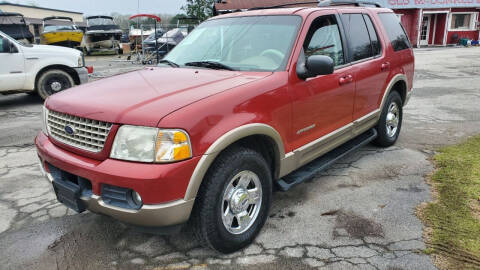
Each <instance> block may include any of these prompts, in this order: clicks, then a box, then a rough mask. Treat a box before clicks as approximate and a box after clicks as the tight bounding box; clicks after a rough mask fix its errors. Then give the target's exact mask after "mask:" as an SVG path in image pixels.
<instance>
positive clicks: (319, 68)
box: [297, 54, 335, 80]
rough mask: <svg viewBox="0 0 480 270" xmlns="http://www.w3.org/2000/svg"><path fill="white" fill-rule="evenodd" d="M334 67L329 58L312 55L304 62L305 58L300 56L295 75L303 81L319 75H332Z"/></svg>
mask: <svg viewBox="0 0 480 270" xmlns="http://www.w3.org/2000/svg"><path fill="white" fill-rule="evenodd" d="M334 67H335V64H334V63H333V59H332V58H331V57H329V56H325V55H312V56H310V57H308V58H307V59H306V60H305V56H303V54H302V56H301V57H300V59H299V61H298V63H297V75H298V77H299V78H301V79H303V80H305V79H307V78H312V77H316V76H319V75H328V74H332V73H333V71H334Z"/></svg>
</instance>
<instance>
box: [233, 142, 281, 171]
mask: <svg viewBox="0 0 480 270" xmlns="http://www.w3.org/2000/svg"><path fill="white" fill-rule="evenodd" d="M235 146H241V147H245V148H249V149H252V150H254V151H256V152H258V153H259V154H261V155H262V156H263V158H265V161H266V162H267V164H268V165H269V167H270V170H271V172H272V178H273V179H276V178H277V177H278V173H279V169H280V156H279V153H278V146H277V144H276V143H275V140H273V139H272V138H270V137H268V136H266V135H251V136H248V137H245V138H242V139H240V140H238V141H236V142H234V143H232V144H231V145H230V146H228V147H227V148H226V149H228V148H230V147H235Z"/></svg>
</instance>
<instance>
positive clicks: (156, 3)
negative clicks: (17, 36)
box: [0, 0, 186, 15]
mask: <svg viewBox="0 0 480 270" xmlns="http://www.w3.org/2000/svg"><path fill="white" fill-rule="evenodd" d="M6 1H7V2H10V3H14V4H24V5H30V4H32V3H34V4H35V5H37V6H39V7H46V8H55V9H63V10H68V11H77V12H83V13H84V14H85V15H109V14H111V13H112V12H118V13H121V14H135V13H137V4H138V3H137V2H138V1H139V2H140V13H160V14H177V13H180V12H181V10H180V7H181V6H183V5H184V4H185V2H186V1H185V0H6ZM0 2H2V0H0Z"/></svg>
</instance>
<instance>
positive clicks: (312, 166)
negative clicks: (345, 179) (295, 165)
mask: <svg viewBox="0 0 480 270" xmlns="http://www.w3.org/2000/svg"><path fill="white" fill-rule="evenodd" d="M375 138H377V130H376V129H374V128H372V129H370V130H368V131H366V132H364V133H362V134H360V135H359V136H357V137H355V138H353V139H351V140H350V141H348V142H346V143H344V144H342V145H340V146H339V147H337V148H335V149H333V150H332V151H330V152H328V153H326V154H325V155H323V156H321V157H319V158H317V159H315V160H313V161H312V162H310V163H308V164H306V165H305V166H303V167H300V168H299V169H297V170H295V171H293V172H291V173H290V174H288V175H285V176H284V177H282V178H281V179H280V180H278V181H277V184H278V186H279V188H280V190H282V191H287V190H289V189H290V188H291V187H293V186H295V185H297V184H300V183H302V182H305V181H307V180H309V179H311V178H313V177H314V176H315V175H316V174H317V173H319V172H321V171H323V170H325V169H326V168H328V167H329V166H330V165H332V164H333V163H335V161H337V160H339V159H341V158H342V157H344V156H345V155H347V154H349V153H351V152H353V151H355V150H357V149H358V148H360V147H362V146H364V145H366V144H368V143H369V142H371V141H373V140H374V139H375Z"/></svg>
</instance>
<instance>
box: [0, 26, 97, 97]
mask: <svg viewBox="0 0 480 270" xmlns="http://www.w3.org/2000/svg"><path fill="white" fill-rule="evenodd" d="M87 81H88V69H87V68H86V67H85V60H84V57H83V54H82V53H81V52H80V51H77V50H74V49H69V48H63V47H58V46H47V45H25V44H23V43H20V42H18V41H16V40H15V39H13V38H11V37H10V36H8V35H6V34H5V33H3V32H1V31H0V94H11V93H22V92H23V93H38V94H39V95H40V96H41V97H42V98H43V99H46V98H47V97H48V96H50V95H53V94H55V93H57V92H60V91H62V90H65V89H67V88H70V87H73V86H75V85H79V84H83V83H86V82H87Z"/></svg>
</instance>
